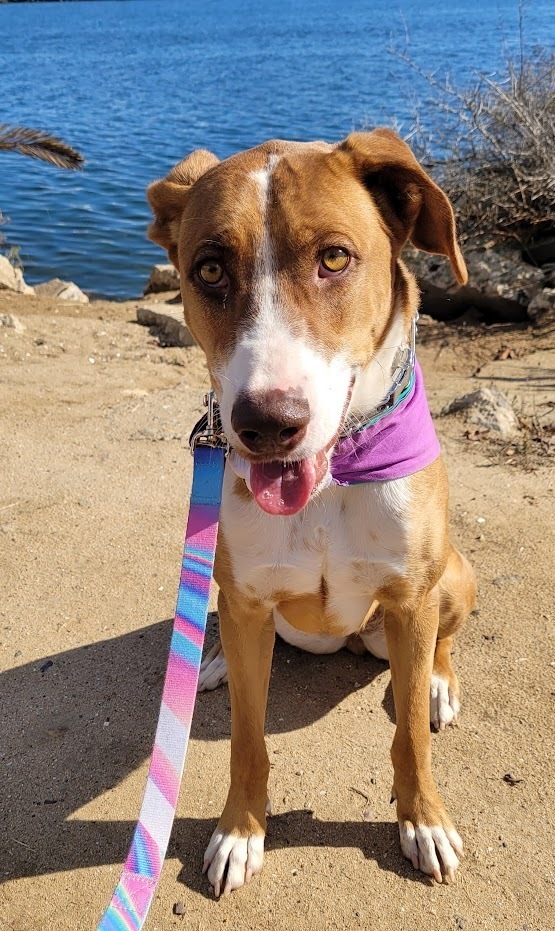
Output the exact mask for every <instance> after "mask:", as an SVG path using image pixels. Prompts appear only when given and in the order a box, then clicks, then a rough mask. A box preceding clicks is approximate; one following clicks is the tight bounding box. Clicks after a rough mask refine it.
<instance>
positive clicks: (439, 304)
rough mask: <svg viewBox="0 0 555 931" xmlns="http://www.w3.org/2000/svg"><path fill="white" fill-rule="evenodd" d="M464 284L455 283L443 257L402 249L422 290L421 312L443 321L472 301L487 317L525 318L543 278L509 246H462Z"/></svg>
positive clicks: (540, 271) (544, 280)
mask: <svg viewBox="0 0 555 931" xmlns="http://www.w3.org/2000/svg"><path fill="white" fill-rule="evenodd" d="M464 258H465V262H466V265H467V268H468V284H466V285H462V286H461V285H458V284H457V282H456V281H455V279H454V278H453V274H452V272H451V268H450V265H449V262H448V261H447V259H444V258H443V257H442V256H436V255H428V254H427V253H425V252H417V251H416V250H412V249H409V250H407V254H406V260H407V265H408V266H409V268H410V269H411V271H413V272H414V274H415V275H416V277H417V279H418V284H419V286H420V289H421V291H422V307H423V310H424V311H425V312H426V313H430V314H431V315H432V316H433V317H436V318H437V319H440V320H441V319H443V320H452V319H454V318H455V317H458V316H459V315H460V314H461V313H462V312H463V311H464V310H465V309H466V308H467V307H469V306H473V307H476V308H478V310H480V311H483V312H485V313H487V314H489V316H490V317H491V318H492V319H499V320H503V321H509V322H511V321H512V322H518V321H523V320H526V319H527V317H526V308H527V307H528V305H529V304H530V302H531V301H532V299H533V298H534V296H535V295H536V294H537V293H538V291H541V289H542V286H544V285H545V283H546V278H545V275H544V271H542V269H541V268H536V267H535V266H533V265H530V264H528V263H527V262H525V261H524V260H523V258H522V254H521V252H520V249H518V248H517V247H516V246H512V245H503V246H496V247H494V248H491V249H485V248H484V249H476V248H474V249H472V248H471V249H466V250H464Z"/></svg>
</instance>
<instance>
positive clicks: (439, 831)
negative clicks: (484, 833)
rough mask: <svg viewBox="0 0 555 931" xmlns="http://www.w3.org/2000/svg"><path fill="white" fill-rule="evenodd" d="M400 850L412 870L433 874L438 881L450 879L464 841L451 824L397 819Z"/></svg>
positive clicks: (453, 873) (457, 864) (455, 869)
mask: <svg viewBox="0 0 555 931" xmlns="http://www.w3.org/2000/svg"><path fill="white" fill-rule="evenodd" d="M399 835H400V838H401V850H402V851H403V854H404V855H405V857H406V858H407V860H410V861H411V863H412V865H413V866H414V868H415V870H421V871H422V872H423V873H426V874H427V875H428V876H433V877H434V879H435V880H437V882H438V883H440V882H443V881H444V879H445V880H448V881H449V882H453V880H454V879H455V873H456V871H457V869H458V866H459V857H461V856H462V855H463V843H462V840H461V839H460V837H459V835H458V834H457V832H456V830H455V828H454V827H449V826H445V827H442V826H441V825H430V826H429V825H427V824H417V825H414V824H413V823H412V821H399Z"/></svg>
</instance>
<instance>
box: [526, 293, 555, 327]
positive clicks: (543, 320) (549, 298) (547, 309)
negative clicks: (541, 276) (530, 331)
mask: <svg viewBox="0 0 555 931" xmlns="http://www.w3.org/2000/svg"><path fill="white" fill-rule="evenodd" d="M528 316H529V317H530V320H533V322H534V323H535V324H536V326H548V325H549V324H552V323H555V288H543V289H542V290H541V291H538V293H537V294H536V295H535V297H533V298H532V300H531V301H530V303H529V304H528Z"/></svg>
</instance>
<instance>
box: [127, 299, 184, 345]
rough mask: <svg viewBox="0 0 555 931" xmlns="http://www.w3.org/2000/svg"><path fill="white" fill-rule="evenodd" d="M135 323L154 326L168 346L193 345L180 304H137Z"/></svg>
mask: <svg viewBox="0 0 555 931" xmlns="http://www.w3.org/2000/svg"><path fill="white" fill-rule="evenodd" d="M137 323H142V325H143V326H148V327H154V329H156V330H157V331H158V333H159V334H160V336H161V337H162V339H163V341H164V342H165V343H166V344H167V345H170V346H194V345H195V341H194V339H193V337H192V335H191V332H190V330H189V328H188V326H186V324H185V321H184V319H183V306H182V305H181V304H163V303H159V304H137Z"/></svg>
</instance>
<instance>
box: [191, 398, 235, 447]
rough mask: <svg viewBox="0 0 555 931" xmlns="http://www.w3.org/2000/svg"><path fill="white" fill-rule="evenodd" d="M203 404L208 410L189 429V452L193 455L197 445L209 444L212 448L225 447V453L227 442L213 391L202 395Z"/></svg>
mask: <svg viewBox="0 0 555 931" xmlns="http://www.w3.org/2000/svg"><path fill="white" fill-rule="evenodd" d="M203 404H204V406H205V407H207V408H208V410H207V412H206V414H203V415H202V417H201V418H200V420H199V421H198V423H196V424H195V426H194V427H193V429H192V431H191V435H190V437H189V447H190V450H191V453H192V454H193V455H194V452H195V449H196V447H197V446H211V447H212V448H213V449H225V452H226V455H227V453H228V451H229V443H228V441H227V437H226V435H225V433H224V432H223V430H222V422H221V419H220V411H219V408H218V404H217V402H216V399H215V397H214V392H213V391H209V392H208V394H205V395H204V398H203Z"/></svg>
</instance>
